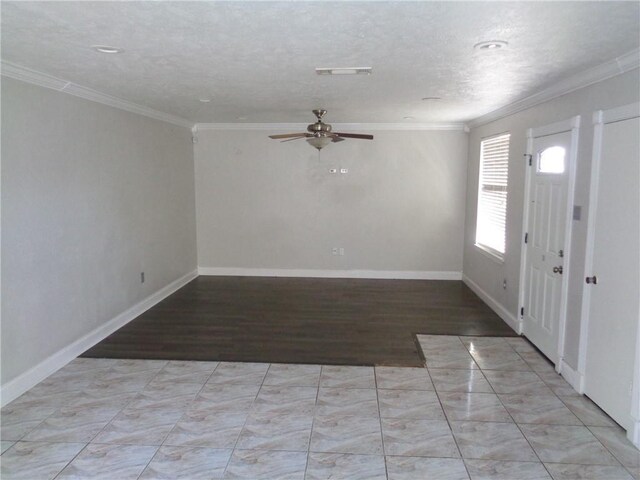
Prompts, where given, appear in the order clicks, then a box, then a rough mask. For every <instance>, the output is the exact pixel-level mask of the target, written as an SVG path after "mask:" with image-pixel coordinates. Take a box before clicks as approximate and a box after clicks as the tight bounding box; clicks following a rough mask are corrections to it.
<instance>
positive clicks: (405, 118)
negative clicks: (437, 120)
mask: <svg viewBox="0 0 640 480" xmlns="http://www.w3.org/2000/svg"><path fill="white" fill-rule="evenodd" d="M402 118H403V119H404V120H413V119H414V118H415V117H402Z"/></svg>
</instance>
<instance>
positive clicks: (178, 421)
mask: <svg viewBox="0 0 640 480" xmlns="http://www.w3.org/2000/svg"><path fill="white" fill-rule="evenodd" d="M170 362H171V360H169V361H167V363H166V365H165V366H164V367H162V369H161V370H160V372H162V370H163V369H164V368H165V367H166V366H167V365H169V363H170ZM219 366H220V362H216V366H215V367H214V369H213V370H212V371H211V373H210V374H209V376H207V379H206V380H205V381H204V383H203V384H202V387H200V390H198V392H197V393H196V394H195V396H194V397H193V400H195V399H196V398H198V395H200V392H202V390H204V386H205V385H206V384H207V382H208V381H209V379H210V378H211V376H212V375H213V374H214V372H215V371H216V370H217V369H218V367H219ZM160 372H158V373H157V374H156V376H155V377H153V379H155V378H156V377H157V376H158V375H159V374H160ZM153 379H151V382H152V381H153ZM151 382H149V383H151ZM149 383H147V385H145V388H147V386H148V385H149ZM142 390H144V388H143V389H142ZM188 409H189V406H187V407H186V408H185V410H184V412H183V414H182V415H181V416H180V418H178V420H176V423H174V424H173V427H171V429H170V430H169V431H168V432H167V434H166V435H165V437H164V439H163V440H162V442H161V443H160V445H158V448H157V449H156V451H155V453H154V454H153V455H152V456H151V458H150V459H149V461H148V462H147V464H146V465H145V466H144V468H143V469H142V471H141V472H140V474H139V475H138V477H137V478H138V479H139V478H140V477H141V476H142V475H143V474H144V472H145V471H146V470H147V468H149V465H151V462H153V460H154V459H155V458H156V455H158V452H159V451H160V449H161V448H162V447H164V446H165V444H164V442H166V441H167V438H169V435H171V432H173V430H174V429H175V428H176V426H177V425H178V423H180V420H182V418H183V417H184V416H185V415H186V412H187V410H188ZM223 474H224V471H223Z"/></svg>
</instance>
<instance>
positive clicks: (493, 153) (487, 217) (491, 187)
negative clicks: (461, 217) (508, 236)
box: [476, 133, 510, 258]
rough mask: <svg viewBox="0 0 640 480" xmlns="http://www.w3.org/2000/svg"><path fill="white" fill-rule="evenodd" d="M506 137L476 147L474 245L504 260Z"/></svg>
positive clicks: (507, 145) (507, 144)
mask: <svg viewBox="0 0 640 480" xmlns="http://www.w3.org/2000/svg"><path fill="white" fill-rule="evenodd" d="M509 137H510V134H508V133H506V134H502V135H497V136H495V137H491V138H486V139H484V140H483V141H482V143H481V145H480V179H479V182H478V183H479V185H478V216H477V223H476V245H477V246H479V247H481V248H483V249H485V250H488V251H489V252H490V253H492V254H494V255H497V256H498V257H500V258H503V256H504V246H505V231H506V217H507V177H508V173H509Z"/></svg>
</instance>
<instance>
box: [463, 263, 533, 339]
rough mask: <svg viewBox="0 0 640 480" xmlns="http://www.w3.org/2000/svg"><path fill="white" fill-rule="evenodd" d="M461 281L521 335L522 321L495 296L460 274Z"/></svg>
mask: <svg viewBox="0 0 640 480" xmlns="http://www.w3.org/2000/svg"><path fill="white" fill-rule="evenodd" d="M462 281H463V282H464V283H465V285H466V286H467V287H469V288H470V289H471V290H473V293H475V294H476V295H478V296H479V297H480V298H481V299H482V300H483V301H484V303H486V304H487V305H489V307H490V308H491V310H493V311H494V312H496V314H497V315H498V316H499V317H500V318H501V319H502V320H504V321H505V323H506V324H507V325H509V326H510V327H511V328H513V329H514V330H515V331H516V333H517V334H518V335H522V322H521V321H520V320H518V319H517V318H516V317H514V316H513V315H512V314H511V312H509V310H507V309H506V308H505V307H504V306H503V305H502V304H501V303H499V302H498V301H497V300H496V299H495V298H493V297H492V296H491V295H489V294H488V293H487V292H485V291H484V290H483V289H482V288H481V287H480V285H478V284H477V283H476V282H474V281H473V280H471V279H470V278H469V277H467V276H466V275H464V274H463V275H462Z"/></svg>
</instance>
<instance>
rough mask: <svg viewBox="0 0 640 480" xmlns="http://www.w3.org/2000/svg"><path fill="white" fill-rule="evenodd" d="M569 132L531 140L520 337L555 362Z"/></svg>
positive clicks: (560, 291)
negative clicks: (522, 335)
mask: <svg viewBox="0 0 640 480" xmlns="http://www.w3.org/2000/svg"><path fill="white" fill-rule="evenodd" d="M571 148H572V132H571V131H567V132H562V133H555V134H552V135H546V136H542V137H538V138H534V139H533V151H532V158H531V166H530V167H529V168H530V169H531V170H530V173H529V186H528V189H529V205H528V206H527V208H528V215H527V218H528V219H529V221H528V225H527V244H526V246H525V248H526V254H525V255H526V257H525V263H524V265H525V276H524V278H525V281H526V286H525V290H524V292H525V294H524V305H523V306H524V315H523V333H524V334H525V335H526V336H527V337H528V338H529V339H530V340H531V341H532V342H533V343H534V344H535V345H536V346H537V347H538V348H539V349H540V350H541V351H542V352H543V353H544V354H545V355H546V356H547V357H549V359H550V360H551V361H552V362H554V363H557V362H558V360H559V359H558V343H559V338H560V318H561V314H562V311H561V309H562V301H561V300H562V292H563V281H562V278H563V277H562V275H563V273H564V271H563V268H564V258H563V257H564V251H565V250H566V248H565V231H566V228H565V227H566V216H567V195H568V183H569V182H568V180H569V171H570V169H569V161H570V159H571V153H572V152H571Z"/></svg>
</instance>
